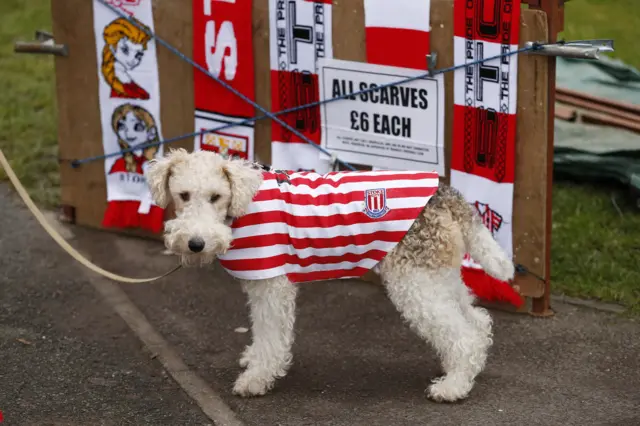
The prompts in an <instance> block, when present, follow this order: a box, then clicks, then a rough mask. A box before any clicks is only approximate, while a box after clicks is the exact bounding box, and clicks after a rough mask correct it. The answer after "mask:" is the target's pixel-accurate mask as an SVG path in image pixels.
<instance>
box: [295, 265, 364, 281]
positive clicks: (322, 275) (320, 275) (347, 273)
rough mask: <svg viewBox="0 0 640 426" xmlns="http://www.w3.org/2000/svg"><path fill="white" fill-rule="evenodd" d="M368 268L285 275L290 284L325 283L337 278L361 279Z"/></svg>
mask: <svg viewBox="0 0 640 426" xmlns="http://www.w3.org/2000/svg"><path fill="white" fill-rule="evenodd" d="M368 270H369V269H368V268H360V267H357V268H353V269H335V270H332V271H317V272H303V273H297V272H296V273H292V274H287V278H289V281H291V282H292V283H301V282H309V281H325V280H336V279H339V278H356V277H361V276H363V275H364V274H365V273H367V271H368Z"/></svg>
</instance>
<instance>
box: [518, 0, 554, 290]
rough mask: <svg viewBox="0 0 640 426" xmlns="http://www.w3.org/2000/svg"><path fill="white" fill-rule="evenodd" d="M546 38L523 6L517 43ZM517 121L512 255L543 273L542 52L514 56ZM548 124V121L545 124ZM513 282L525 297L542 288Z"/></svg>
mask: <svg viewBox="0 0 640 426" xmlns="http://www.w3.org/2000/svg"><path fill="white" fill-rule="evenodd" d="M546 39H547V21H546V16H545V14H544V13H543V12H541V11H537V10H523V11H522V15H521V20H520V47H524V44H525V43H526V42H527V41H532V40H538V41H546ZM518 70H519V71H518V111H517V114H518V124H517V132H516V134H517V135H516V175H515V184H514V200H513V254H514V260H515V262H517V263H521V264H523V265H524V266H525V267H527V268H528V269H529V270H531V271H532V272H534V273H536V274H537V275H540V276H542V277H544V276H546V272H547V269H546V268H547V265H546V259H547V257H548V256H549V253H550V247H549V246H548V244H547V239H546V233H547V230H548V229H550V226H551V223H550V222H549V221H548V215H547V212H548V211H550V210H551V204H550V202H549V199H548V197H547V191H548V187H547V182H548V181H549V180H550V179H552V177H551V176H550V175H549V173H548V168H547V161H548V149H549V146H548V145H547V143H546V140H547V130H548V126H549V121H548V115H547V111H548V110H547V108H548V104H549V102H548V91H547V87H548V80H547V79H548V75H549V63H548V61H547V59H546V58H545V57H544V56H538V55H528V54H521V55H519V57H518ZM551 125H553V124H551ZM516 285H517V286H518V287H520V291H521V293H522V294H523V295H525V296H531V297H539V296H540V295H541V294H542V292H544V285H543V283H542V282H541V281H539V280H538V279H536V278H535V277H532V276H530V275H528V276H519V277H518V278H517V279H516Z"/></svg>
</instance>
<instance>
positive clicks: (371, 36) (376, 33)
mask: <svg viewBox="0 0 640 426" xmlns="http://www.w3.org/2000/svg"><path fill="white" fill-rule="evenodd" d="M424 19H427V20H428V19H429V16H425V18H424ZM365 36H366V40H367V46H366V48H367V62H368V63H370V64H378V65H391V66H394V67H404V68H414V69H419V70H426V69H427V58H426V56H427V55H428V54H429V53H431V52H429V33H428V32H426V31H419V30H407V29H402V28H381V27H367V28H366V29H365Z"/></svg>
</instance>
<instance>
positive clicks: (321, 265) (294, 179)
mask: <svg viewBox="0 0 640 426" xmlns="http://www.w3.org/2000/svg"><path fill="white" fill-rule="evenodd" d="M437 189H438V175H437V173H433V172H402V171H401V172H389V171H384V172H332V173H327V174H324V175H320V174H318V173H311V172H297V173H293V172H292V173H289V172H287V173H285V172H265V173H264V182H263V184H262V186H261V187H260V190H259V191H258V193H257V194H256V196H255V197H254V199H253V202H252V203H251V204H250V205H249V207H248V210H247V213H246V214H245V215H244V216H242V217H240V218H238V219H236V220H235V221H234V222H233V224H232V229H233V242H232V248H231V249H230V250H229V251H228V252H227V253H226V254H224V255H221V256H220V257H219V259H220V264H221V265H222V266H223V267H224V268H225V269H226V270H227V271H228V272H229V273H230V274H231V275H233V276H235V277H237V278H241V279H248V280H255V279H266V278H273V277H276V276H280V275H286V276H287V277H288V278H289V279H290V280H291V281H292V282H307V281H317V280H328V279H337V278H355V277H361V276H362V275H364V274H365V273H366V272H367V271H368V270H370V269H371V268H373V267H374V266H375V265H376V264H378V262H380V261H381V260H382V259H383V258H384V257H385V256H386V255H387V253H389V252H390V251H391V250H393V248H394V247H395V246H396V245H397V244H398V242H400V240H402V238H403V237H404V235H405V234H406V232H407V231H408V230H409V228H410V227H411V225H412V224H413V222H414V221H415V219H416V218H417V217H418V215H419V214H420V213H421V212H422V211H423V210H424V207H425V206H426V204H427V202H428V201H429V199H430V198H431V196H433V194H434V193H435V192H436V190H437Z"/></svg>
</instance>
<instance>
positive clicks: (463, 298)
mask: <svg viewBox="0 0 640 426" xmlns="http://www.w3.org/2000/svg"><path fill="white" fill-rule="evenodd" d="M462 284H463V285H458V286H456V288H458V291H459V293H458V298H459V299H458V300H459V301H460V308H461V309H462V313H463V314H464V316H465V317H466V318H467V320H468V321H469V322H470V323H471V324H473V325H474V326H475V327H476V328H477V329H478V331H479V332H480V334H481V335H482V337H483V343H484V344H485V345H486V346H487V350H488V348H489V347H490V346H491V345H492V344H493V332H492V330H491V328H492V325H493V320H492V319H491V315H490V314H489V311H487V310H486V309H485V308H483V307H481V306H474V305H473V303H474V301H475V296H473V294H472V293H471V290H470V289H469V287H467V286H466V285H464V283H462Z"/></svg>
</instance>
